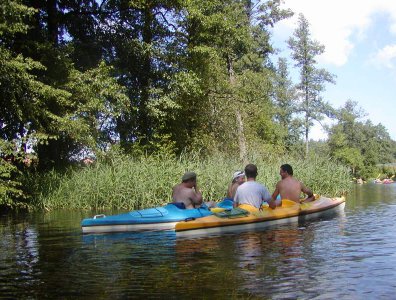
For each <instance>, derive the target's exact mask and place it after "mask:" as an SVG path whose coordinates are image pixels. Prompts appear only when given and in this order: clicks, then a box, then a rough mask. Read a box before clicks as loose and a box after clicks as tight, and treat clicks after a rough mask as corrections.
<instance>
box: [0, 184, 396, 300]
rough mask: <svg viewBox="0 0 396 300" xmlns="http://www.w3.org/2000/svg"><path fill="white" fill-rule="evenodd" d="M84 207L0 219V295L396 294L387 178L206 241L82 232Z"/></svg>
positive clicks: (394, 192)
mask: <svg viewBox="0 0 396 300" xmlns="http://www.w3.org/2000/svg"><path fill="white" fill-rule="evenodd" d="M93 214H95V212H69V211H61V212H51V213H36V214H31V215H18V216H10V215H3V216H1V222H0V245H1V248H0V249H1V251H0V298H9V299H26V298H29V299H69V298H73V299H74V298H84V299H85V298H87V299H93V298H95V299H140V298H148V299H365V300H367V299H396V251H395V249H396V223H395V216H396V183H395V184H390V185H375V184H366V185H363V186H356V187H354V190H353V192H352V193H351V195H349V196H348V198H347V205H346V208H345V212H344V213H343V214H341V215H339V216H336V217H333V218H331V219H327V220H317V221H313V222H307V223H301V224H295V225H293V226H290V225H287V226H278V227H274V228H270V229H266V230H265V231H259V232H257V231H256V232H245V233H238V234H231V235H225V236H211V237H207V238H195V239H180V238H176V237H175V235H174V234H172V233H138V234H136V233H122V234H106V235H84V236H83V235H82V234H81V229H80V221H81V219H82V218H85V217H88V216H92V215H93Z"/></svg>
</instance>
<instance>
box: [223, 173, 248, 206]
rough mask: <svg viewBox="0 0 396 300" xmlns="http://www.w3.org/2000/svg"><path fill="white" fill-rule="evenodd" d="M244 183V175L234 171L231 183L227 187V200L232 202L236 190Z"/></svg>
mask: <svg viewBox="0 0 396 300" xmlns="http://www.w3.org/2000/svg"><path fill="white" fill-rule="evenodd" d="M244 182H245V173H244V172H243V171H236V172H235V173H234V175H232V181H231V183H230V185H229V186H228V190H227V199H231V200H234V197H235V192H236V190H237V188H238V187H239V186H240V185H241V184H242V183H244Z"/></svg>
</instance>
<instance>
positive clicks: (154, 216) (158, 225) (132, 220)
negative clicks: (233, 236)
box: [81, 204, 213, 233]
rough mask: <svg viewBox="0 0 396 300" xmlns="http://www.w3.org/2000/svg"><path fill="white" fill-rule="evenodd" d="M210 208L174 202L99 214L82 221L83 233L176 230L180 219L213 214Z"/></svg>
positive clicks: (192, 218)
mask: <svg viewBox="0 0 396 300" xmlns="http://www.w3.org/2000/svg"><path fill="white" fill-rule="evenodd" d="M212 214H213V213H212V212H211V211H210V210H209V209H208V208H196V209H180V208H178V207H176V206H175V205H173V204H167V205H165V206H163V207H155V208H148V209H142V210H136V211H131V212H128V213H123V214H119V215H113V216H105V215H97V216H94V217H93V218H87V219H84V220H83V221H82V222H81V228H82V232H83V233H107V232H123V231H146V230H153V231H157V230H174V229H175V224H176V223H177V222H179V221H185V220H194V219H196V218H202V217H205V216H209V215H212Z"/></svg>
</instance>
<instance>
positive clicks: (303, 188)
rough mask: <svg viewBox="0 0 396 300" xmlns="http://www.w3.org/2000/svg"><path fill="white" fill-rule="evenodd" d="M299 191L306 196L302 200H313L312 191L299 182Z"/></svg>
mask: <svg viewBox="0 0 396 300" xmlns="http://www.w3.org/2000/svg"><path fill="white" fill-rule="evenodd" d="M301 191H302V192H303V193H304V194H306V195H307V198H305V199H304V201H302V202H311V201H314V200H315V195H314V194H313V193H312V191H311V190H310V189H309V188H307V187H306V186H305V185H304V184H303V183H301Z"/></svg>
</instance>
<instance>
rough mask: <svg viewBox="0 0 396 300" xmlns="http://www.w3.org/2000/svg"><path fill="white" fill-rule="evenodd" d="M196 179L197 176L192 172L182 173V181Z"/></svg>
mask: <svg viewBox="0 0 396 300" xmlns="http://www.w3.org/2000/svg"><path fill="white" fill-rule="evenodd" d="M196 178H197V174H195V173H194V172H186V173H184V175H183V176H182V181H183V182H184V181H188V180H190V179H196Z"/></svg>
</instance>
